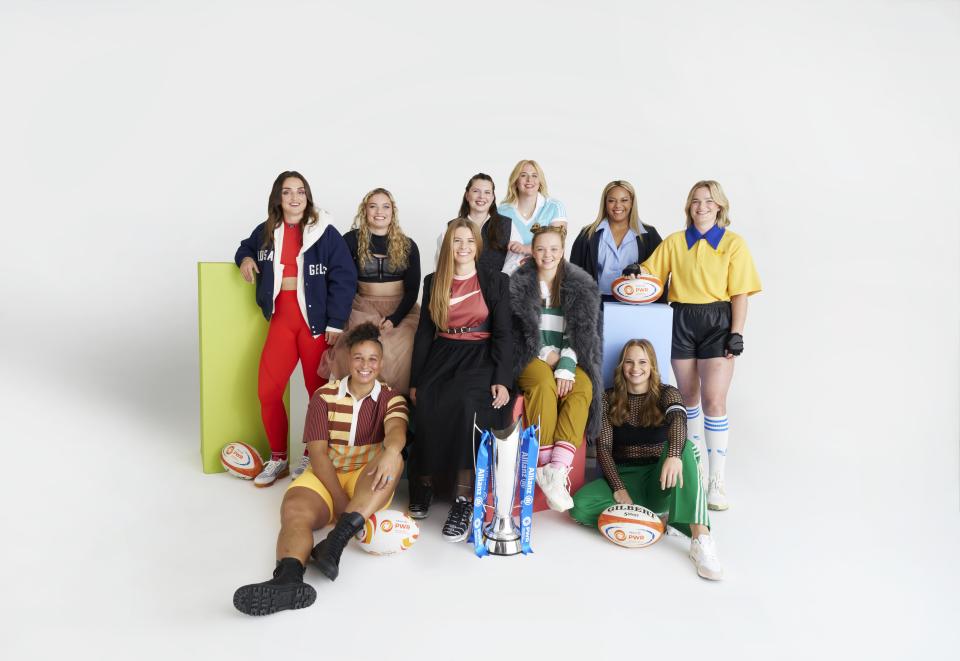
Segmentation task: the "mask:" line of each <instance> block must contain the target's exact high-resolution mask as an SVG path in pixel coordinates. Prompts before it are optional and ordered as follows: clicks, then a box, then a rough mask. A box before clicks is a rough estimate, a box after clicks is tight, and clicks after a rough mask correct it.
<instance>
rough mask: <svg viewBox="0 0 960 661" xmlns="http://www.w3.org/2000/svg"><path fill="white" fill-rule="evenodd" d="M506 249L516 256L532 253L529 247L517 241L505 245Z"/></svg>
mask: <svg viewBox="0 0 960 661" xmlns="http://www.w3.org/2000/svg"><path fill="white" fill-rule="evenodd" d="M507 248H509V250H510V252H515V253H517V254H518V255H529V254H531V253H532V252H533V251H532V250H531V249H530V248H529V247H527V246H526V245H524V244H522V243H520V242H519V241H511V242H510V243H508V244H507Z"/></svg>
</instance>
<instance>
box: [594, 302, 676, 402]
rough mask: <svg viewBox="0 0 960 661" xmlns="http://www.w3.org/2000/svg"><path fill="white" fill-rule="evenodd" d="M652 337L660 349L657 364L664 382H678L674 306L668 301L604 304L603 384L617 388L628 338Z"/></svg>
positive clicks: (657, 348)
mask: <svg viewBox="0 0 960 661" xmlns="http://www.w3.org/2000/svg"><path fill="white" fill-rule="evenodd" d="M634 338H637V339H644V338H645V339H648V340H650V342H652V343H653V349H654V351H656V352H657V365H658V366H659V367H660V378H661V379H662V380H663V382H664V383H669V384H671V385H676V384H677V381H676V379H675V378H674V376H673V369H672V368H671V367H670V347H671V345H672V338H673V308H671V307H670V306H669V305H667V304H666V303H649V304H647V305H630V304H628V303H620V302H618V301H610V302H604V304H603V370H602V374H603V387H604V388H612V387H613V371H614V369H616V367H617V358H619V356H620V349H622V348H623V345H624V344H626V343H627V340H632V339H634Z"/></svg>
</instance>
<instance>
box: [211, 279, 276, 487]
mask: <svg viewBox="0 0 960 661" xmlns="http://www.w3.org/2000/svg"><path fill="white" fill-rule="evenodd" d="M197 278H198V287H199V294H198V296H197V298H198V300H199V303H200V458H201V460H202V461H203V472H204V473H219V472H222V471H223V466H221V465H220V450H221V449H222V448H223V446H224V445H226V444H227V443H230V442H231V441H243V442H244V443H248V444H250V445H252V446H253V447H255V448H256V449H257V450H258V451H259V452H260V455H261V456H262V457H267V458H269V457H270V445H269V443H267V436H266V433H265V432H264V431H263V422H262V421H261V420H260V400H259V399H258V398H257V368H258V365H259V363H260V352H261V350H262V349H263V342H264V340H265V339H266V337H267V326H268V324H267V321H266V319H264V318H263V312H261V311H260V308H259V307H258V306H257V303H256V301H255V300H254V291H253V287H254V286H253V285H251V284H249V283H247V282H245V281H244V280H243V278H242V277H240V270H239V269H238V268H237V267H236V265H235V264H233V263H232V262H199V263H198V264H197ZM283 403H284V405H285V406H286V407H287V411H288V413H289V411H290V388H289V386H288V387H287V390H286V392H285V393H284V396H283ZM288 442H289V439H288Z"/></svg>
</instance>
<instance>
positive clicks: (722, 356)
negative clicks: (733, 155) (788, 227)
mask: <svg viewBox="0 0 960 661" xmlns="http://www.w3.org/2000/svg"><path fill="white" fill-rule="evenodd" d="M685 213H686V216H687V229H686V230H685V231H683V232H675V233H674V234H671V235H670V236H668V237H667V238H666V239H665V240H664V241H663V243H661V244H660V245H659V246H658V247H657V249H656V250H655V251H654V253H653V254H652V255H651V256H650V257H649V259H647V261H645V262H644V263H643V264H642V265H641V269H642V270H643V271H644V272H647V273H652V274H653V275H655V276H657V277H658V278H660V279H661V280H662V281H663V282H664V283H666V282H667V278H668V277H669V278H670V296H669V300H670V303H671V305H672V306H673V347H672V352H671V361H670V362H671V364H672V365H673V373H674V374H675V375H676V377H677V386H678V387H679V388H680V393H681V394H682V396H683V401H684V405H685V406H686V409H687V424H688V429H689V433H690V435H691V437H692V440H693V441H694V442H695V443H699V442H700V439H699V438H698V436H699V434H698V432H699V428H700V401H701V399H702V400H703V423H702V424H703V429H704V436H705V440H706V446H707V456H708V457H709V464H710V473H709V474H710V481H709V488H708V491H707V506H708V507H709V508H710V509H712V510H725V509H727V507H728V505H727V497H726V493H725V491H724V486H723V469H724V462H725V460H726V455H727V437H728V435H729V431H728V430H729V424H728V422H727V392H728V391H729V390H730V382H731V380H732V379H733V363H734V360H733V358H734V356H739V355H740V353H741V352H742V351H743V326H744V324H745V323H746V321H747V297H748V296H751V295H752V294H756V293H757V292H758V291H760V277H759V276H758V275H757V269H756V267H755V266H754V264H753V257H751V256H750V250H749V249H748V248H747V244H746V242H745V241H744V240H743V238H742V237H740V235H738V234H734V233H733V232H731V231H730V230H728V229H727V227H728V226H729V225H730V215H729V213H730V203H729V202H728V201H727V196H726V195H724V194H723V189H722V188H721V187H720V184H719V183H717V182H716V181H698V182H697V183H696V184H694V185H693V188H691V189H690V193H689V194H688V195H687V204H686V207H685Z"/></svg>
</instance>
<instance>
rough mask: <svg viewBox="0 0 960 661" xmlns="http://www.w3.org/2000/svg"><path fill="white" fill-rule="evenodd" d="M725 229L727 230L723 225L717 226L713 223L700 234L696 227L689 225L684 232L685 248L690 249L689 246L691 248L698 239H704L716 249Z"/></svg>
mask: <svg viewBox="0 0 960 661" xmlns="http://www.w3.org/2000/svg"><path fill="white" fill-rule="evenodd" d="M726 231H727V230H726V229H724V228H723V227H718V226H717V225H714V226H713V227H711V228H710V229H708V230H707V231H706V233H704V234H701V233H700V232H698V231H697V228H696V226H695V225H690V227H688V228H687V231H686V232H685V234H686V237H687V250H690V248H692V247H693V245H694V244H695V243H696V242H697V241H699V240H700V239H705V240H706V242H707V243H709V244H710V247H711V248H713V249H714V250H716V249H717V246H719V245H720V239H722V238H723V233H724V232H726Z"/></svg>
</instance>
